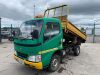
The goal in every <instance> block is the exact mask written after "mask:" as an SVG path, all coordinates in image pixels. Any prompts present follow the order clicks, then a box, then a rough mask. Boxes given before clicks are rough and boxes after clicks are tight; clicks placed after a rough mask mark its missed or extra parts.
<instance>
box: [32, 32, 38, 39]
mask: <svg viewBox="0 0 100 75" xmlns="http://www.w3.org/2000/svg"><path fill="white" fill-rule="evenodd" d="M38 36H39V31H38V30H34V31H33V32H31V37H32V39H34V38H35V39H38Z"/></svg>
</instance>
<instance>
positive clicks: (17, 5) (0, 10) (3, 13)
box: [0, 0, 100, 28]
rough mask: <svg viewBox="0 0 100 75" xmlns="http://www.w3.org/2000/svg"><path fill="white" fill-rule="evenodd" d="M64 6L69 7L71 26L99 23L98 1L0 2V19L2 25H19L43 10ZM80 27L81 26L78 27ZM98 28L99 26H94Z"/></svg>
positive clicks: (22, 0)
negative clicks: (0, 19)
mask: <svg viewBox="0 0 100 75" xmlns="http://www.w3.org/2000/svg"><path fill="white" fill-rule="evenodd" d="M62 4H66V5H68V7H69V14H68V19H69V21H71V22H72V23H73V24H76V25H78V24H82V25H83V24H89V26H90V27H91V25H90V24H93V23H94V20H95V21H96V23H98V24H99V23H100V22H99V20H100V0H0V17H1V18H2V25H7V24H9V25H10V24H14V25H20V24H21V23H22V22H23V21H25V20H29V19H31V18H33V17H34V16H33V15H34V5H35V14H36V15H38V14H43V13H44V10H45V9H47V8H51V7H54V6H59V5H62ZM79 26H81V25H79ZM96 27H97V28H98V27H100V26H99V25H97V26H96Z"/></svg>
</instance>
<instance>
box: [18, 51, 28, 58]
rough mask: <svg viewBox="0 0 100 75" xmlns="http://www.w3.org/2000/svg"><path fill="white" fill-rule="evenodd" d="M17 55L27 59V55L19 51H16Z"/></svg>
mask: <svg viewBox="0 0 100 75" xmlns="http://www.w3.org/2000/svg"><path fill="white" fill-rule="evenodd" d="M17 56H18V57H20V58H25V59H27V57H28V55H27V54H24V53H21V52H17Z"/></svg>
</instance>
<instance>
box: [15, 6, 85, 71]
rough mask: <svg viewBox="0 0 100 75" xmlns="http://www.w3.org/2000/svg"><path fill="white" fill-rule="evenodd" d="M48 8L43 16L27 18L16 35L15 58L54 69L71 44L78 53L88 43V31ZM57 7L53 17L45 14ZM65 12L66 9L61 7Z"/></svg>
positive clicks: (31, 64)
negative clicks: (81, 46) (18, 34)
mask: <svg viewBox="0 0 100 75" xmlns="http://www.w3.org/2000/svg"><path fill="white" fill-rule="evenodd" d="M65 6H66V5H62V6H58V7H54V8H50V9H47V10H46V11H45V13H44V17H42V18H41V17H39V16H36V18H34V19H31V20H28V21H25V22H24V23H23V24H22V26H21V27H20V31H21V33H20V36H19V37H17V38H15V39H14V49H15V53H14V58H15V59H16V60H17V61H18V62H19V63H21V64H25V65H28V66H30V67H34V68H35V69H39V70H42V69H44V68H48V69H49V70H50V71H52V72H54V71H56V70H57V69H58V68H59V65H60V62H61V61H62V59H63V58H64V56H65V55H66V52H68V50H69V48H71V49H72V50H73V52H74V55H75V56H78V55H79V54H80V45H81V43H85V41H86V34H85V33H84V32H82V31H80V30H79V29H78V28H77V27H76V26H74V25H73V24H72V23H71V22H69V21H68V20H67V17H66V16H65V15H63V14H61V15H60V16H56V17H55V12H56V9H58V8H61V10H62V9H63V7H65ZM50 10H54V17H52V18H50V17H45V14H46V13H48V15H49V12H50ZM61 12H63V10H62V11H61Z"/></svg>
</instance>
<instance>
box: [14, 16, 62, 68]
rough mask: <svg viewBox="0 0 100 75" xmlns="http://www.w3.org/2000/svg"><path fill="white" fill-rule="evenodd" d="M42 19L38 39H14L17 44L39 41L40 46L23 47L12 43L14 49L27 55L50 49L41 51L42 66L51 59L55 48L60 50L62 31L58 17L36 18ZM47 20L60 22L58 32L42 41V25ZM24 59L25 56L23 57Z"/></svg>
mask: <svg viewBox="0 0 100 75" xmlns="http://www.w3.org/2000/svg"><path fill="white" fill-rule="evenodd" d="M40 19H43V21H44V24H43V26H42V30H41V33H40V36H39V38H38V39H34V40H32V39H25V40H21V39H17V38H16V39H15V40H14V42H15V43H19V44H37V43H41V45H40V46H34V47H24V46H19V45H16V44H14V49H15V51H18V52H20V53H23V54H27V55H28V56H30V55H37V54H39V52H42V51H43V52H44V51H46V50H51V51H47V52H44V53H41V55H42V64H43V67H45V66H48V65H49V63H50V61H51V57H52V55H53V54H54V52H56V51H57V50H62V49H63V47H62V44H61V40H62V38H63V32H62V27H61V22H60V20H59V19H56V18H37V19H36V20H40ZM47 22H59V23H60V33H59V34H58V35H56V36H55V37H53V38H52V39H50V40H48V41H46V42H44V41H43V34H44V27H45V25H46V23H47ZM53 49H54V50H53ZM23 59H26V60H27V58H23Z"/></svg>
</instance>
